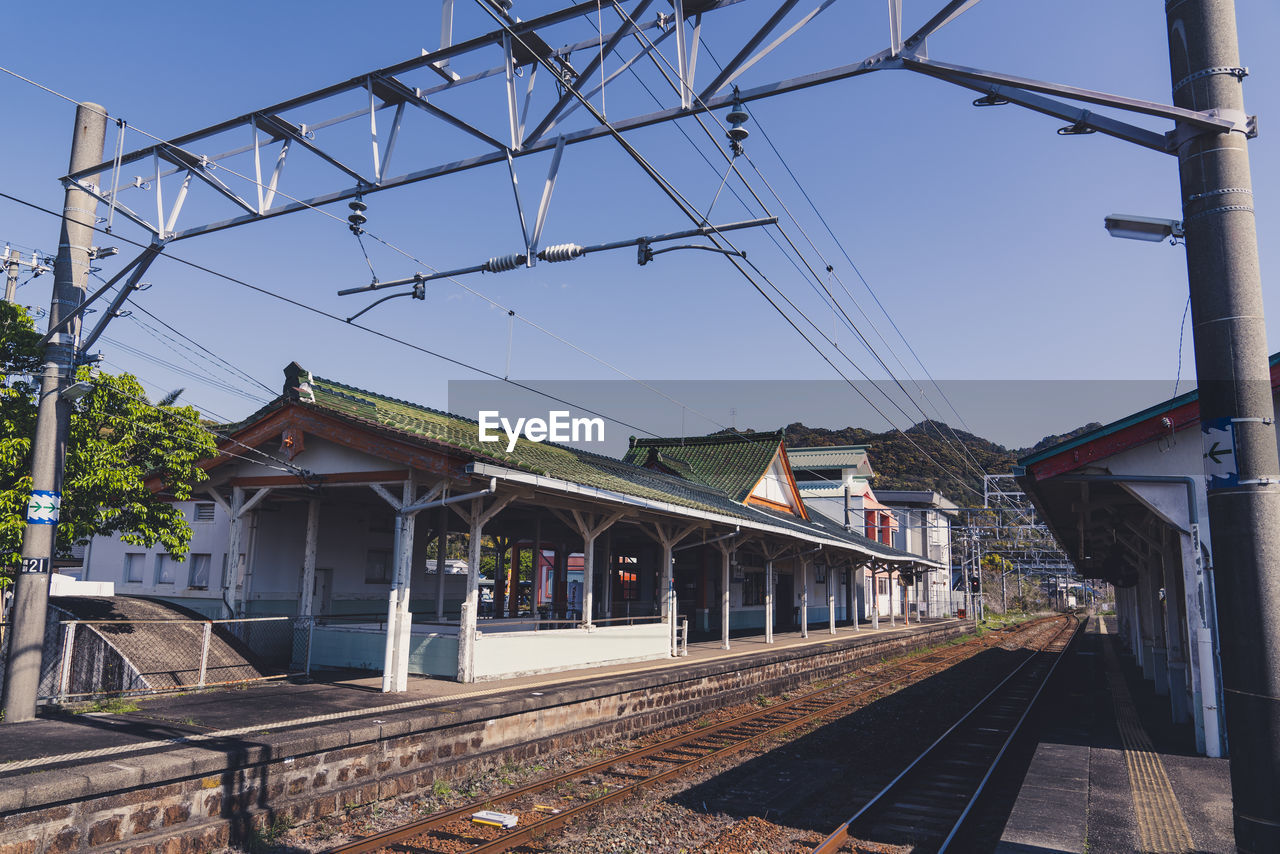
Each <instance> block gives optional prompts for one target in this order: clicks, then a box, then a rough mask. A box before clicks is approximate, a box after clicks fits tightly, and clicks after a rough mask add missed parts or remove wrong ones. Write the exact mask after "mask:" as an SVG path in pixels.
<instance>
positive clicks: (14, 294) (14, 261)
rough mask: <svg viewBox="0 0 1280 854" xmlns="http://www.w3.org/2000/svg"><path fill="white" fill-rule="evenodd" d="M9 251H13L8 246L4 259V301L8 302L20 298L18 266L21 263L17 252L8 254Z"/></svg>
mask: <svg viewBox="0 0 1280 854" xmlns="http://www.w3.org/2000/svg"><path fill="white" fill-rule="evenodd" d="M9 252H11V250H10V249H8V248H6V249H5V253H6V254H5V259H4V272H5V285H4V301H5V302H7V303H13V302H17V299H18V268H19V267H20V266H21V265H20V264H19V263H18V257H17V253H14V254H12V255H10V254H8V253H9Z"/></svg>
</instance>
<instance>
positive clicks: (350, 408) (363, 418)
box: [215, 363, 928, 563]
mask: <svg viewBox="0 0 1280 854" xmlns="http://www.w3.org/2000/svg"><path fill="white" fill-rule="evenodd" d="M285 376H286V382H285V394H284V395H283V396H282V397H281V398H278V399H277V400H275V401H273V402H272V403H271V404H269V405H267V406H266V407H264V408H263V409H261V410H259V411H258V412H256V413H254V415H252V416H250V417H249V418H248V419H246V420H245V421H243V422H241V423H240V424H238V425H234V426H232V427H230V428H228V429H226V432H230V433H231V434H232V439H231V442H230V443H228V444H229V445H235V444H236V439H237V438H239V437H240V436H243V435H246V434H247V433H248V432H250V431H252V430H254V429H255V425H259V424H260V423H261V422H263V421H265V420H267V419H270V418H272V417H273V416H276V415H277V414H278V413H280V412H281V411H282V410H285V409H287V408H289V407H302V408H303V409H304V410H305V411H307V412H309V413H316V414H317V415H322V416H324V417H325V418H328V419H337V420H339V421H341V422H343V423H345V424H348V425H352V426H355V427H358V428H360V429H361V430H363V431H366V432H367V433H372V434H374V435H381V436H384V437H387V438H388V439H391V440H394V441H395V442H400V443H410V444H413V445H416V446H419V447H424V446H425V447H427V448H435V449H438V450H440V451H443V452H447V453H450V455H451V456H455V457H458V456H460V457H463V458H465V459H468V460H470V462H469V463H468V465H469V467H470V468H471V469H472V470H475V471H479V472H484V476H486V477H488V476H498V477H503V478H505V479H507V480H511V481H514V482H524V483H530V484H536V485H538V486H540V487H543V488H547V489H556V490H560V491H562V492H566V493H573V494H579V495H595V496H597V497H600V498H602V499H606V500H609V501H615V502H619V503H625V504H630V505H633V506H636V507H640V508H647V509H653V510H657V511H660V512H672V513H685V514H688V515H691V516H698V517H701V518H706V519H709V520H711V521H715V522H719V523H721V524H740V525H742V526H744V527H749V528H755V529H757V530H772V531H775V532H778V533H782V534H789V535H792V536H798V537H801V538H804V539H809V540H812V541H826V542H829V543H831V544H832V545H841V546H847V547H849V548H852V549H856V550H858V551H861V552H863V553H865V554H868V555H871V556H875V557H879V558H882V559H885V560H888V561H915V562H924V563H928V561H922V559H921V558H920V557H919V556H918V555H911V554H908V553H906V552H902V551H899V550H897V549H893V548H890V547H888V546H885V545H883V544H880V543H876V542H874V541H872V540H870V539H868V538H867V537H864V536H862V535H861V534H857V533H853V532H849V531H845V530H844V529H843V528H840V527H839V526H834V528H833V527H832V526H831V525H827V524H825V523H818V524H814V523H813V522H810V521H807V520H804V519H800V518H797V517H795V516H790V515H786V514H781V513H772V512H769V511H767V510H766V509H765V508H761V507H755V506H748V505H746V504H743V503H742V500H741V499H737V498H736V497H731V496H730V495H728V494H726V493H725V492H723V491H721V490H719V489H717V488H715V487H713V486H710V485H707V484H704V483H699V482H697V481H694V480H689V479H686V478H683V477H680V476H678V475H676V474H672V473H669V472H666V471H661V470H653V469H648V468H642V467H640V466H636V465H633V464H631V463H629V462H627V461H626V460H618V459H614V458H613V457H606V456H603V455H601V454H594V453H591V452H590V451H584V450H581V449H578V448H570V447H567V446H564V445H557V444H554V443H551V442H531V441H529V440H527V439H524V438H521V439H519V440H518V441H517V442H516V445H515V447H514V448H513V449H512V450H511V451H510V452H507V451H506V443H505V442H495V443H492V444H490V443H481V442H480V441H479V424H478V423H477V422H476V421H474V420H472V419H469V418H463V417H461V416H458V415H453V414H450V413H448V412H442V411H440V410H437V409H431V408H430V407H426V406H419V405H418V404H414V403H409V402H408V401H404V400H399V399H396V398H393V397H387V396H385V395H380V394H376V393H374V392H371V391H366V390H364V389H359V388H355V387H353V386H348V385H345V384H343V383H339V382H336V381H334V380H328V379H324V378H322V377H317V376H315V375H313V374H311V373H309V372H308V371H306V370H305V369H303V368H302V367H301V366H299V365H297V364H296V363H295V364H291V365H290V366H289V367H288V368H286V369H285ZM754 435H757V436H759V435H763V436H768V437H771V438H770V440H766V441H765V442H762V443H760V444H761V445H762V446H764V447H769V448H770V456H769V458H767V459H766V460H765V462H764V463H762V464H761V466H760V468H761V471H762V472H763V471H764V470H765V469H766V468H767V466H768V464H769V462H770V461H771V459H772V454H774V453H776V452H777V451H778V450H779V449H780V448H781V441H782V434H781V433H776V434H754ZM677 441H678V440H677ZM686 441H688V440H686ZM771 442H776V444H771ZM752 450H753V451H754V450H755V449H752ZM225 459H227V458H226V457H224V458H222V459H221V460H219V461H215V464H217V463H218V462H221V461H225ZM744 465H745V464H744ZM754 486H755V482H754V481H753V482H752V483H751V484H750V485H749V486H748V487H747V490H748V492H749V491H750V489H751V488H752V487H754Z"/></svg>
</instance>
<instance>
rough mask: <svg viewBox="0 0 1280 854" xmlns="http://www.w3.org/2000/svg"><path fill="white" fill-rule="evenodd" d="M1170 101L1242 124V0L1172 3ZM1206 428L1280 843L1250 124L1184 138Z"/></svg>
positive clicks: (1211, 498) (1231, 629)
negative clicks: (1221, 465) (1217, 461)
mask: <svg viewBox="0 0 1280 854" xmlns="http://www.w3.org/2000/svg"><path fill="white" fill-rule="evenodd" d="M1165 14H1166V17H1167V19H1168V31H1169V55H1170V72H1171V78H1172V82H1173V86H1174V92H1173V99H1174V104H1175V105H1176V106H1179V107H1186V108H1190V109H1195V110H1215V111H1217V113H1218V115H1220V116H1224V117H1226V118H1231V119H1235V120H1237V121H1243V119H1244V118H1245V112H1244V97H1243V93H1242V86H1241V79H1240V76H1241V74H1242V72H1237V73H1233V72H1232V70H1233V69H1238V68H1239V66H1240V58H1239V48H1238V45H1237V41H1236V21H1235V4H1234V3H1233V2H1232V0H1180V2H1179V0H1171V2H1167V3H1166V7H1165ZM1178 163H1179V171H1180V177H1181V185H1182V199H1183V223H1184V228H1185V232H1186V241H1187V252H1186V254H1187V274H1188V280H1189V284H1190V291H1191V313H1192V320H1193V329H1194V341H1195V353H1196V376H1197V382H1198V385H1199V400H1200V418H1201V425H1202V429H1204V430H1208V429H1210V428H1212V427H1217V428H1224V427H1228V426H1230V427H1232V428H1234V437H1235V442H1234V448H1233V449H1232V450H1233V455H1232V459H1234V461H1235V464H1236V475H1237V480H1238V483H1232V482H1230V481H1229V480H1222V479H1219V478H1210V479H1209V488H1208V505H1209V524H1210V527H1211V529H1212V538H1213V556H1214V563H1215V570H1216V571H1217V576H1216V578H1215V581H1216V582H1217V586H1218V588H1219V590H1220V595H1219V597H1218V607H1219V615H1220V619H1219V622H1218V625H1219V627H1220V631H1221V637H1220V641H1221V644H1222V681H1223V688H1224V694H1225V698H1226V699H1225V705H1226V708H1225V712H1226V723H1227V741H1228V743H1229V744H1230V745H1231V782H1232V789H1233V792H1234V798H1233V801H1232V809H1233V812H1234V818H1235V822H1234V824H1235V839H1236V846H1237V847H1238V849H1239V850H1241V851H1249V852H1253V851H1277V850H1280V798H1276V796H1275V792H1276V791H1277V790H1280V726H1277V721H1280V608H1277V607H1276V603H1277V602H1280V541H1277V538H1276V532H1277V531H1280V485H1278V484H1277V481H1278V480H1280V462H1278V461H1277V454H1276V434H1275V428H1274V426H1273V425H1272V424H1270V423H1268V422H1267V421H1264V419H1270V418H1272V417H1274V415H1275V411H1274V407H1273V405H1272V397H1271V382H1270V371H1269V366H1268V359H1267V356H1268V354H1267V334H1266V325H1265V321H1264V318H1263V309H1262V277H1261V272H1260V270H1259V266H1258V244H1257V234H1256V231H1255V223H1254V216H1253V192H1252V179H1251V177H1250V173H1249V155H1248V149H1247V141H1246V137H1245V134H1244V133H1243V132H1239V131H1233V132H1230V133H1222V134H1199V135H1195V136H1188V137H1187V138H1185V139H1184V140H1182V142H1181V144H1180V145H1179V147H1178Z"/></svg>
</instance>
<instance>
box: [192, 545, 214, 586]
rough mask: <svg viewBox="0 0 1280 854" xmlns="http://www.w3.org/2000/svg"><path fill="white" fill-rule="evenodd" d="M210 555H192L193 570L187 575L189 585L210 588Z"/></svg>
mask: <svg viewBox="0 0 1280 854" xmlns="http://www.w3.org/2000/svg"><path fill="white" fill-rule="evenodd" d="M210 557H211V556H210V555H197V554H193V555H192V556H191V570H190V574H189V575H188V576H187V586H188V587H191V588H194V589H196V590H207V589H208V588H209V560H210Z"/></svg>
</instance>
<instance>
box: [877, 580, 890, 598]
mask: <svg viewBox="0 0 1280 854" xmlns="http://www.w3.org/2000/svg"><path fill="white" fill-rule="evenodd" d="M876 583H877V584H878V585H879V587H878V589H879V592H880V595H881V596H888V595H889V579H887V578H877V579H876Z"/></svg>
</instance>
